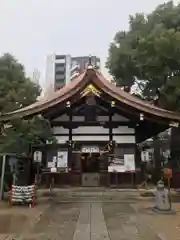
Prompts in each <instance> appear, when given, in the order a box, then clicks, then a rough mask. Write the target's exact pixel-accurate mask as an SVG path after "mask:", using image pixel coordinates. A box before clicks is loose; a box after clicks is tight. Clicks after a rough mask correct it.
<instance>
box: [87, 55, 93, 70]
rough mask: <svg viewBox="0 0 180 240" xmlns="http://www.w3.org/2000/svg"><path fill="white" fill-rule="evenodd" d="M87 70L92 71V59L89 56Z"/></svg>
mask: <svg viewBox="0 0 180 240" xmlns="http://www.w3.org/2000/svg"><path fill="white" fill-rule="evenodd" d="M87 69H93V65H92V57H91V55H89V61H88V66H87Z"/></svg>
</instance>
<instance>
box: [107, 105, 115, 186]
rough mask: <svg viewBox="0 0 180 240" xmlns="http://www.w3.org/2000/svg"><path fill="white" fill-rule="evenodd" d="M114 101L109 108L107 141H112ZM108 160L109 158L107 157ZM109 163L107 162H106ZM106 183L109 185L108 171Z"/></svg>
mask: <svg viewBox="0 0 180 240" xmlns="http://www.w3.org/2000/svg"><path fill="white" fill-rule="evenodd" d="M113 103H114V102H111V106H110V108H109V142H110V143H112V142H113V127H112V116H113V113H114V110H113V107H114V104H113ZM109 153H113V148H111V151H110V152H109ZM108 161H109V159H108ZM108 165H109V164H108ZM108 185H110V173H109V172H108Z"/></svg>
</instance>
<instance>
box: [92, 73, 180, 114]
mask: <svg viewBox="0 0 180 240" xmlns="http://www.w3.org/2000/svg"><path fill="white" fill-rule="evenodd" d="M96 74H98V75H99V76H98V77H100V78H101V80H102V82H103V83H105V85H106V87H107V88H110V89H111V90H112V91H113V92H114V93H115V94H118V95H119V96H121V97H122V98H124V99H125V100H127V101H130V102H132V103H136V104H137V103H139V104H140V105H141V106H146V107H148V108H151V109H152V108H153V109H155V110H158V111H161V112H164V113H172V114H173V115H176V114H177V113H176V112H173V111H170V110H166V109H164V108H160V107H157V106H155V105H153V104H151V103H150V102H147V101H145V100H142V99H139V98H137V97H136V96H133V95H131V94H130V93H127V92H125V91H124V90H122V89H120V88H118V87H117V86H115V85H114V84H112V83H111V82H110V81H108V80H107V79H106V78H105V77H104V75H103V74H102V73H101V72H100V71H97V73H96Z"/></svg>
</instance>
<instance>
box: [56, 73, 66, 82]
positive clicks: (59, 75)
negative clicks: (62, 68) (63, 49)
mask: <svg viewBox="0 0 180 240" xmlns="http://www.w3.org/2000/svg"><path fill="white" fill-rule="evenodd" d="M55 78H56V81H62V80H63V81H64V80H65V75H64V73H63V74H56V77H55Z"/></svg>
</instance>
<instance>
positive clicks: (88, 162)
mask: <svg viewBox="0 0 180 240" xmlns="http://www.w3.org/2000/svg"><path fill="white" fill-rule="evenodd" d="M99 156H100V153H91V154H90V153H82V154H81V170H82V173H98V172H99Z"/></svg>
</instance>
